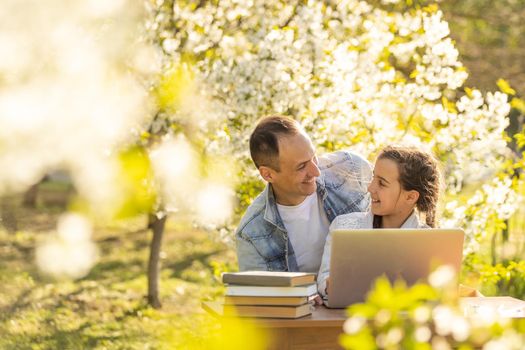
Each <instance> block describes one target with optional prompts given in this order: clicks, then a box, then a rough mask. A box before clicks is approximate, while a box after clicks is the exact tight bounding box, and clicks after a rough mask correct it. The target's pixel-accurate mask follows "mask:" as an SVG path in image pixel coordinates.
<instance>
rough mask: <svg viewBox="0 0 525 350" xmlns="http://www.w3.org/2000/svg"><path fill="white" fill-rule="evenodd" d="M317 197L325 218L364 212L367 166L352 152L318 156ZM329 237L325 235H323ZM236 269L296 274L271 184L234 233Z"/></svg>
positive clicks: (295, 261) (367, 198)
mask: <svg viewBox="0 0 525 350" xmlns="http://www.w3.org/2000/svg"><path fill="white" fill-rule="evenodd" d="M318 166H319V169H320V171H321V175H320V176H319V177H318V178H317V179H316V182H317V195H318V196H319V198H321V200H322V203H323V208H324V210H325V212H326V216H327V218H328V220H329V221H330V222H332V221H333V220H334V219H335V217H336V216H338V215H342V214H347V213H352V212H362V211H367V210H368V207H369V204H370V198H369V195H368V193H367V186H368V184H369V183H370V181H371V178H372V167H371V165H370V163H369V162H368V161H367V160H366V159H364V158H362V157H361V156H358V155H357V154H355V153H351V152H347V151H339V152H334V153H329V154H326V155H324V156H322V157H319V163H318ZM326 234H328V232H326ZM236 241H237V257H238V261H239V270H240V271H246V270H268V271H298V265H297V260H296V258H295V253H294V250H293V247H292V245H291V243H290V239H289V237H288V233H287V232H286V229H285V227H284V224H283V221H282V219H281V217H280V215H279V212H278V210H277V205H276V202H275V196H274V194H273V190H272V188H271V185H270V184H268V185H267V186H266V188H265V190H264V191H263V192H262V193H261V194H260V195H259V196H258V197H257V198H255V200H254V201H253V203H252V204H251V205H250V206H249V207H248V209H247V210H246V213H245V214H244V216H243V218H242V219H241V222H240V223H239V227H238V228H237V231H236Z"/></svg>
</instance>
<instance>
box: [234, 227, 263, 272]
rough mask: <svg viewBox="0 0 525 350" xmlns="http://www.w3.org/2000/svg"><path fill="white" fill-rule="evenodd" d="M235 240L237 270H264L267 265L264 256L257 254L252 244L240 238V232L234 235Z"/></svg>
mask: <svg viewBox="0 0 525 350" xmlns="http://www.w3.org/2000/svg"><path fill="white" fill-rule="evenodd" d="M236 240H237V260H238V262H239V271H248V270H256V271H266V270H268V265H267V264H266V262H265V260H264V258H263V257H262V256H261V255H260V254H259V252H258V251H257V249H255V247H254V246H253V244H252V243H251V242H250V241H248V240H246V239H244V238H242V237H241V236H240V234H237V235H236Z"/></svg>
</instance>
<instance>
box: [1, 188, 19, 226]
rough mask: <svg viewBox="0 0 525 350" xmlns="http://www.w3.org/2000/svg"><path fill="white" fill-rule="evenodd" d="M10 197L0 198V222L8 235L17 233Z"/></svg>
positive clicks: (16, 223)
mask: <svg viewBox="0 0 525 350" xmlns="http://www.w3.org/2000/svg"><path fill="white" fill-rule="evenodd" d="M12 202H13V200H12V197H8V196H2V197H0V221H2V225H3V226H4V228H5V229H6V230H7V232H9V233H15V232H16V231H18V221H17V219H16V215H15V210H14V204H13V203H12Z"/></svg>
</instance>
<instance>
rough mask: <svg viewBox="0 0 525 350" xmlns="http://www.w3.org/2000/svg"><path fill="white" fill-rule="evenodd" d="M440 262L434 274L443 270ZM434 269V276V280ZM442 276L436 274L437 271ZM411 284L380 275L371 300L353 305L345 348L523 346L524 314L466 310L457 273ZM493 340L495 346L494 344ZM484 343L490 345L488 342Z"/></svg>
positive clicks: (417, 349)
mask: <svg viewBox="0 0 525 350" xmlns="http://www.w3.org/2000/svg"><path fill="white" fill-rule="evenodd" d="M443 273H444V270H443V269H442V268H438V269H437V270H436V271H435V272H434V273H433V274H443ZM432 277H433V276H432V275H431V276H430V280H432ZM436 277H437V276H436ZM443 277H446V276H441V277H440V278H438V279H437V281H440V282H439V283H436V282H434V285H433V286H432V285H430V284H427V283H418V284H416V285H414V286H412V287H407V286H406V285H405V284H404V283H403V282H400V281H397V282H395V283H394V284H393V285H392V284H391V283H390V281H389V280H388V279H387V278H386V277H381V278H379V279H378V280H377V281H376V283H375V287H374V288H373V290H372V291H371V292H370V293H369V295H368V297H367V300H366V302H364V303H361V304H355V305H352V306H350V307H349V308H348V315H349V319H348V320H347V321H346V322H345V324H344V326H343V329H344V331H345V334H343V335H342V336H341V344H342V345H343V347H344V348H346V349H356V350H357V349H359V350H363V349H390V350H394V349H403V350H427V349H428V350H430V349H452V348H454V349H462V350H467V349H470V350H471V349H478V348H481V347H483V346H487V348H494V349H508V350H510V349H516V350H518V349H521V346H522V345H523V344H524V342H525V335H524V334H525V333H524V331H525V319H513V320H509V319H499V318H498V317H495V315H492V317H490V318H488V319H483V320H480V318H483V317H481V315H477V316H476V317H472V318H469V317H466V316H464V310H461V309H460V306H459V304H458V297H457V287H456V282H455V279H454V278H452V279H448V280H447V279H446V278H443ZM491 346H492V347H491ZM483 348H484V349H485V347H483Z"/></svg>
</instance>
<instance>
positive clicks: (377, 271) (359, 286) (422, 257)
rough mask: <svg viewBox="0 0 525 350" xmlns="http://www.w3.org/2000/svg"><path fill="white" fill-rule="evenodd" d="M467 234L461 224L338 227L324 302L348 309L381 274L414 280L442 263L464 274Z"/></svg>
mask: <svg viewBox="0 0 525 350" xmlns="http://www.w3.org/2000/svg"><path fill="white" fill-rule="evenodd" d="M464 236H465V233H464V232H463V230H461V229H366V230H334V231H332V247H331V249H332V252H331V255H330V290H329V291H330V292H329V294H328V297H327V299H326V300H325V305H326V306H327V307H329V308H345V307H347V306H348V305H351V304H354V303H360V302H363V301H364V300H365V299H366V295H367V294H368V292H369V291H370V289H371V287H372V286H373V284H374V281H375V280H376V278H378V277H380V276H382V275H386V276H387V277H388V279H389V280H390V281H391V282H393V281H395V280H396V279H399V278H402V279H404V280H405V281H406V282H407V284H408V285H412V284H414V283H416V282H419V281H425V280H426V279H427V277H428V275H429V274H430V273H431V272H432V271H433V270H434V269H435V268H436V267H437V266H439V265H441V264H447V265H451V266H452V267H453V268H454V270H455V271H456V273H457V274H458V275H459V272H460V267H461V261H462V256H463V240H464Z"/></svg>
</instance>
